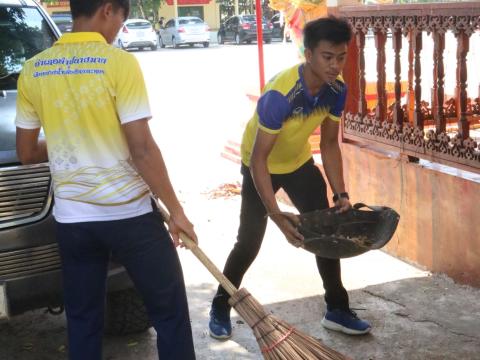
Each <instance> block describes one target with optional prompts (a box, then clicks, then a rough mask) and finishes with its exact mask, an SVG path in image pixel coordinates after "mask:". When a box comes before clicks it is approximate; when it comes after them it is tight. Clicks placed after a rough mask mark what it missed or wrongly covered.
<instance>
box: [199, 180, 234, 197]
mask: <svg viewBox="0 0 480 360" xmlns="http://www.w3.org/2000/svg"><path fill="white" fill-rule="evenodd" d="M241 191H242V185H241V184H240V183H239V182H238V181H237V182H234V183H225V184H221V185H219V186H218V187H216V188H215V189H213V190H208V191H206V192H203V194H205V195H207V197H208V199H219V198H229V197H233V196H237V195H240V192H241Z"/></svg>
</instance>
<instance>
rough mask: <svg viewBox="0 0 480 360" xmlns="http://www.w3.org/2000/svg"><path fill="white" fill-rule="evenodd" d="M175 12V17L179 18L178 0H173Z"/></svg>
mask: <svg viewBox="0 0 480 360" xmlns="http://www.w3.org/2000/svg"><path fill="white" fill-rule="evenodd" d="M173 11H174V17H178V4H177V0H173Z"/></svg>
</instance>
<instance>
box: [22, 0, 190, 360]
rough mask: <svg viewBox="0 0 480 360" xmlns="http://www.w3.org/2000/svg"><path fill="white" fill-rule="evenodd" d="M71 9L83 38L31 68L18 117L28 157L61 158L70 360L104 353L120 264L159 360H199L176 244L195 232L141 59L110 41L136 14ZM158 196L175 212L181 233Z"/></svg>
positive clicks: (124, 7)
mask: <svg viewBox="0 0 480 360" xmlns="http://www.w3.org/2000/svg"><path fill="white" fill-rule="evenodd" d="M70 6H71V12H72V16H73V31H72V33H67V34H64V35H63V36H62V37H61V38H60V39H59V41H58V42H56V43H55V45H54V46H53V47H52V48H50V49H48V50H46V51H44V52H42V53H40V54H38V55H37V56H35V57H34V58H32V59H30V60H29V61H27V62H26V63H25V66H24V68H23V71H22V73H21V75H20V78H19V80H18V100H17V118H16V126H17V153H18V156H19V158H20V160H21V161H22V162H23V163H26V164H31V163H38V162H43V161H47V159H48V160H49V163H50V169H51V173H52V178H53V186H54V194H55V205H54V216H55V220H56V224H57V240H58V243H59V249H60V255H61V259H62V271H63V280H64V300H65V309H66V315H67V323H68V335H69V357H70V359H72V360H76V359H78V360H86V359H88V360H100V359H101V358H102V333H103V319H104V303H105V285H106V284H105V282H106V275H107V271H108V263H109V259H110V257H114V258H115V260H116V261H118V262H120V263H121V264H123V265H124V266H125V268H126V269H127V271H128V272H129V274H130V277H131V278H132V280H133V281H134V283H135V286H136V287H137V289H138V290H139V292H140V294H141V295H142V297H143V299H144V303H145V306H146V308H147V311H148V314H149V316H150V320H151V323H152V325H153V326H154V328H155V330H156V332H157V345H158V354H159V357H160V358H161V359H162V360H164V359H165V360H166V359H170V360H179V359H182V360H190V359H195V353H194V348H193V341H192V332H191V325H190V319H189V314H188V305H187V300H186V294H185V284H184V281H183V275H182V269H181V265H180V262H179V259H178V255H177V253H176V250H175V247H176V246H178V245H179V233H180V232H184V233H186V234H188V235H189V236H191V237H192V238H193V239H196V235H195V232H194V230H193V225H192V224H191V223H190V221H189V220H188V219H187V217H186V216H185V214H184V212H183V209H182V206H181V205H180V203H179V201H178V199H177V197H176V195H175V192H174V190H173V187H172V185H171V183H170V180H169V177H168V173H167V169H166V167H165V164H164V161H163V158H162V155H161V152H160V150H159V149H158V147H157V145H156V143H155V141H154V140H153V138H152V135H151V133H150V130H149V126H148V120H149V119H150V118H151V112H150V107H149V103H148V96H147V93H146V89H145V83H144V79H143V76H142V72H141V70H140V67H139V65H138V63H137V61H136V59H135V57H134V56H133V55H131V54H129V53H127V52H125V51H123V50H120V49H116V48H114V47H112V46H111V45H109V44H111V43H112V41H113V40H114V38H115V36H116V34H117V33H118V31H119V29H120V27H121V26H122V24H123V22H124V20H125V19H126V18H127V17H128V13H129V1H128V0H71V1H70ZM40 128H43V129H44V132H45V137H46V143H45V142H44V141H43V140H39V132H40ZM47 144H48V152H47V146H46V145H47ZM151 192H153V193H154V194H155V195H156V196H158V197H159V198H160V199H161V200H162V201H163V203H164V204H165V206H166V207H167V208H168V210H169V212H170V214H171V219H170V221H169V224H168V225H169V231H170V234H171V237H170V235H169V234H168V232H167V230H166V228H165V226H164V224H163V221H162V219H161V218H160V216H159V214H158V213H157V212H155V211H154V209H153V208H152V202H151V197H150V193H151ZM172 238H173V240H172Z"/></svg>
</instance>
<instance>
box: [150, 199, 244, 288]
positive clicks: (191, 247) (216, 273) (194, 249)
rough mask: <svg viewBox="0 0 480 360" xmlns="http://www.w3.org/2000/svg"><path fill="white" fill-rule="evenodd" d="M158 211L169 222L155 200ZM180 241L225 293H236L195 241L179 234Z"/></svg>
mask: <svg viewBox="0 0 480 360" xmlns="http://www.w3.org/2000/svg"><path fill="white" fill-rule="evenodd" d="M156 203H157V207H158V210H159V211H160V214H162V217H163V218H164V219H165V221H167V222H168V221H169V219H170V214H169V213H168V212H167V210H166V209H165V208H164V207H163V206H162V205H161V204H160V203H159V201H158V200H156ZM180 240H182V242H183V243H184V244H185V246H186V247H187V249H189V250H190V251H191V252H193V254H194V255H195V256H196V257H197V259H198V260H200V262H201V263H202V264H203V265H204V266H205V267H206V268H207V270H208V271H210V273H211V274H212V275H213V277H214V278H215V279H217V281H218V282H219V283H220V285H222V287H223V288H224V289H225V291H226V292H227V293H228V294H229V295H230V296H232V295H233V294H235V293H236V292H237V288H236V287H235V286H234V285H233V284H232V282H231V281H230V280H228V279H227V277H226V276H225V275H223V273H222V272H221V271H220V270H219V269H218V268H217V267H216V266H215V264H214V263H213V262H212V261H211V260H210V259H209V258H208V257H207V255H205V253H204V252H203V251H202V249H200V248H199V247H198V245H197V243H196V242H195V241H193V240H192V239H190V238H189V237H188V236H187V234H185V233H183V232H181V233H180Z"/></svg>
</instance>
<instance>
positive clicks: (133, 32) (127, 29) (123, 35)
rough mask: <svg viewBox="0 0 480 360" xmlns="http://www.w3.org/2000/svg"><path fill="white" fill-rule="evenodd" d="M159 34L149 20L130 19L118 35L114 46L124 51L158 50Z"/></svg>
mask: <svg viewBox="0 0 480 360" xmlns="http://www.w3.org/2000/svg"><path fill="white" fill-rule="evenodd" d="M157 44H158V40H157V33H156V32H155V30H154V29H153V27H152V24H150V23H149V22H148V21H147V20H144V19H128V20H127V21H125V22H124V23H123V26H122V28H121V29H120V31H119V32H118V34H117V38H116V39H115V41H114V45H116V46H118V47H119V48H122V49H124V50H126V49H131V48H137V49H140V50H143V49H144V48H150V49H152V50H156V49H157Z"/></svg>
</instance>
